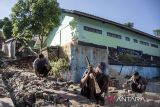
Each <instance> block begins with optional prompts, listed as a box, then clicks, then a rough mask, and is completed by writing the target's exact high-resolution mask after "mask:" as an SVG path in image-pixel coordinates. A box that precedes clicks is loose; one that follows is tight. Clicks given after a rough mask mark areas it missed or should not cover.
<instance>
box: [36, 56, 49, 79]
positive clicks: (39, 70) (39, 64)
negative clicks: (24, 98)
mask: <svg viewBox="0 0 160 107" xmlns="http://www.w3.org/2000/svg"><path fill="white" fill-rule="evenodd" d="M48 66H50V65H49V62H48V60H47V59H46V58H44V55H43V54H40V55H39V57H38V58H37V59H35V61H34V64H33V67H34V69H35V73H36V75H37V76H41V75H42V76H47V74H48V72H49V70H50V68H49V69H48Z"/></svg>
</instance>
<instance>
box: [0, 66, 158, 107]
mask: <svg viewBox="0 0 160 107" xmlns="http://www.w3.org/2000/svg"><path fill="white" fill-rule="evenodd" d="M24 66H25V65H24ZM29 66H31V65H29ZM0 74H1V75H0V76H1V78H0V86H3V88H0V98H9V99H11V100H12V102H11V101H10V102H11V103H12V106H9V107H13V104H14V106H15V107H98V106H100V105H99V104H96V103H95V102H91V101H90V100H88V99H87V98H85V97H83V96H81V95H80V87H79V84H74V83H73V82H72V81H68V82H66V81H57V80H55V78H54V77H53V76H48V77H47V78H39V77H37V76H36V75H35V74H34V73H33V70H32V68H29V69H28V68H27V67H25V68H23V67H22V66H21V67H17V66H15V64H12V65H11V66H9V67H8V68H7V69H3V70H2V69H1V70H0ZM112 76H113V75H112ZM114 76H116V77H117V78H116V79H117V80H119V85H122V83H123V82H124V81H125V79H124V77H123V76H118V75H117V74H114ZM103 96H104V98H105V105H104V106H105V107H160V81H155V80H153V81H149V84H148V87H147V92H145V93H143V94H137V93H131V92H130V90H124V89H122V88H118V87H117V88H116V87H109V92H108V93H106V94H104V95H103ZM0 101H1V100H0ZM0 107H1V105H0ZM2 107H3V106H2Z"/></svg>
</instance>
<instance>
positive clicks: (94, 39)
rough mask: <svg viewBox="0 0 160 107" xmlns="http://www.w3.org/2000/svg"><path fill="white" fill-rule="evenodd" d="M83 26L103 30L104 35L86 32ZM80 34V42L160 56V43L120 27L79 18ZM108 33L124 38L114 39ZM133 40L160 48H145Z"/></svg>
mask: <svg viewBox="0 0 160 107" xmlns="http://www.w3.org/2000/svg"><path fill="white" fill-rule="evenodd" d="M83 26H89V27H92V28H96V29H99V30H102V35H101V34H97V33H92V32H89V31H85V30H84V29H83ZM78 32H79V34H80V35H79V40H80V41H84V42H89V43H94V44H99V45H104V46H109V47H114V48H117V46H121V47H125V48H129V49H135V50H141V51H143V53H145V54H149V55H154V56H160V41H157V40H154V39H151V38H149V37H145V36H142V35H139V34H136V33H134V32H131V31H127V30H125V29H121V28H119V27H116V26H113V25H110V24H106V23H105V24H104V23H102V22H99V21H95V20H92V19H88V18H84V17H79V18H78ZM107 32H111V33H115V34H119V35H121V36H122V39H117V38H113V37H109V36H107ZM125 37H130V39H131V40H130V41H126V40H125ZM133 39H137V40H138V41H140V40H142V41H146V42H149V43H154V44H158V45H159V48H154V47H151V46H145V45H141V44H139V43H134V42H133Z"/></svg>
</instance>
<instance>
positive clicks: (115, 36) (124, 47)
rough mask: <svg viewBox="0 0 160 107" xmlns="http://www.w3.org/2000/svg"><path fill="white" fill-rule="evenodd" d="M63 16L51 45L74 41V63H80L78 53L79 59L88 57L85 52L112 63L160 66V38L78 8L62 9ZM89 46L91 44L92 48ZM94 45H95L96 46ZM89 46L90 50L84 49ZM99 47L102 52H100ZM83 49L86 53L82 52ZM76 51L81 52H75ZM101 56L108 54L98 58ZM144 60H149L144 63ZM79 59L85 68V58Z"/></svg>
mask: <svg viewBox="0 0 160 107" xmlns="http://www.w3.org/2000/svg"><path fill="white" fill-rule="evenodd" d="M60 19H61V25H60V26H59V27H58V28H56V29H54V30H53V31H51V33H50V35H49V37H48V41H47V45H48V46H56V45H60V46H66V45H70V47H69V48H68V49H69V50H68V49H67V50H68V51H70V52H69V54H68V55H69V56H70V57H69V59H70V61H71V64H72V62H74V61H75V62H74V63H73V64H75V63H76V60H73V59H74V58H75V57H78V58H81V59H79V60H82V59H83V60H84V56H85V55H89V57H90V59H91V60H92V61H91V62H92V63H94V61H96V62H97V61H100V60H102V61H105V62H106V63H109V64H112V65H113V64H114V65H116V64H119V65H121V64H123V65H128V66H134V65H136V66H147V67H148V66H156V67H158V66H159V64H160V62H159V61H160V38H158V37H155V36H153V35H150V34H147V33H145V32H142V31H139V30H137V29H134V28H130V27H127V26H125V25H122V24H119V23H116V22H113V21H110V20H107V19H104V18H100V17H97V16H94V15H90V14H87V13H83V12H79V11H75V10H73V11H72V10H62V15H61V17H60ZM78 45H79V46H83V48H81V49H77V48H79V47H77V46H78ZM72 46H73V48H72ZM75 47H77V48H75ZM85 47H88V48H89V47H90V49H88V48H85ZM91 48H95V49H96V50H94V49H91ZM85 49H87V50H89V51H88V52H86V51H85V52H82V50H83V51H84V50H85ZM97 49H100V50H97ZM77 51H78V52H77ZM95 51H96V52H97V51H99V52H100V51H101V52H100V53H96V52H95ZM76 52H77V53H76ZM80 52H81V53H82V54H78V53H80ZM75 53H76V54H77V55H78V56H75ZM89 53H92V55H91V56H90V54H89ZM95 54H96V55H95ZM103 55H104V56H103ZM108 55H109V56H108ZM125 55H126V56H125ZM101 56H103V57H104V58H100V59H98V60H95V59H96V58H97V57H98V58H99V57H101ZM82 57H83V58H82ZM108 57H109V58H108ZM126 57H127V58H128V59H130V62H129V63H128V61H127V59H125V58H126ZM107 59H109V61H108V60H107ZM121 59H123V60H121ZM125 60H126V61H125ZM142 62H147V63H146V64H142ZM78 63H79V64H78V66H80V67H79V68H78V69H82V68H84V66H85V64H80V63H84V62H83V61H79V62H78ZM78 69H76V70H78ZM82 70H84V69H82ZM82 70H80V72H82ZM79 74H82V73H79Z"/></svg>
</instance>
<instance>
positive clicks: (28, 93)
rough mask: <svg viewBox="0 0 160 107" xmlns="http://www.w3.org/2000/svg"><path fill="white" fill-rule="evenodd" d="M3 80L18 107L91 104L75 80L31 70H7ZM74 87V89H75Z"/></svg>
mask: <svg viewBox="0 0 160 107" xmlns="http://www.w3.org/2000/svg"><path fill="white" fill-rule="evenodd" d="M3 80H4V83H5V85H6V86H7V89H8V91H9V92H10V96H11V98H12V100H13V103H14V105H15V106H16V107H43V106H45V107H47V106H54V105H56V106H70V105H82V104H83V105H85V104H87V105H90V104H92V103H91V102H90V101H89V100H88V99H85V98H84V97H82V96H80V95H79V94H77V93H78V92H79V91H77V90H78V88H77V89H76V87H79V86H76V85H74V84H73V82H71V81H69V82H63V81H61V82H58V81H56V80H55V79H54V78H52V77H48V78H42V77H41V78H40V77H36V76H35V75H34V74H33V73H29V72H19V71H17V72H5V73H4V74H3ZM73 88H74V89H73Z"/></svg>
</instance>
